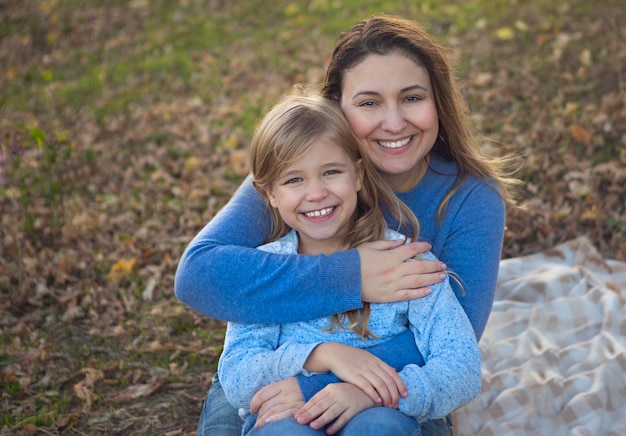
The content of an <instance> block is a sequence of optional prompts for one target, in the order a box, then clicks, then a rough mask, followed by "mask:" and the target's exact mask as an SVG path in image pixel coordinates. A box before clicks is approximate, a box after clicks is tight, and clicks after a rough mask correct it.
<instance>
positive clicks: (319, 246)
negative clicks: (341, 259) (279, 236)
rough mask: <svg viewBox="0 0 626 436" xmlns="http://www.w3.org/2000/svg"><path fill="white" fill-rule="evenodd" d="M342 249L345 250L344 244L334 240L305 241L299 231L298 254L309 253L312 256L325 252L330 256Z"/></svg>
mask: <svg viewBox="0 0 626 436" xmlns="http://www.w3.org/2000/svg"><path fill="white" fill-rule="evenodd" d="M342 250H345V247H344V246H343V244H337V243H334V242H332V241H306V243H305V242H303V241H302V238H301V237H300V234H299V233H298V254H308V255H310V256H317V255H319V254H325V255H327V256H328V255H331V254H333V253H336V252H338V251H342Z"/></svg>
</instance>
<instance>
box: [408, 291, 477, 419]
mask: <svg viewBox="0 0 626 436" xmlns="http://www.w3.org/2000/svg"><path fill="white" fill-rule="evenodd" d="M437 288H438V289H435V291H434V292H433V294H432V295H430V296H429V297H427V298H425V299H422V300H418V301H412V302H410V303H409V322H410V324H411V330H412V331H413V334H414V336H415V342H416V343H417V346H418V348H419V349H420V350H421V351H422V354H423V355H424V358H425V360H426V363H425V364H424V366H422V367H420V366H419V365H415V364H410V365H407V366H406V367H405V368H404V369H403V370H402V371H400V377H401V378H402V379H403V380H404V382H405V384H406V386H407V388H408V391H409V395H408V396H407V397H406V398H401V399H400V406H399V409H400V411H401V412H403V413H404V414H406V415H410V416H415V417H417V418H419V419H420V420H421V419H435V418H440V417H443V416H446V415H448V414H449V413H450V412H452V411H453V410H454V409H456V408H457V407H459V406H461V405H463V404H465V403H466V402H468V401H470V400H471V399H472V398H474V397H475V396H476V395H478V394H479V393H480V389H481V385H482V379H481V361H482V358H481V354H480V350H479V348H478V343H477V341H476V336H475V335H474V331H473V329H472V326H471V324H470V322H469V320H468V318H467V316H466V315H465V312H464V311H463V309H462V307H461V306H460V304H459V303H458V301H457V299H456V297H455V296H454V293H453V292H452V289H451V288H450V285H449V284H448V283H447V282H446V283H445V284H443V285H442V286H437Z"/></svg>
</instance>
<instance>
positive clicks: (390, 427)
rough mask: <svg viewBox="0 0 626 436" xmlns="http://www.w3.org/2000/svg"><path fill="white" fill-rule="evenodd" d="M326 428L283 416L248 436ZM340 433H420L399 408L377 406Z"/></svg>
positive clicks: (310, 435) (302, 434)
mask: <svg viewBox="0 0 626 436" xmlns="http://www.w3.org/2000/svg"><path fill="white" fill-rule="evenodd" d="M325 434H326V433H325V432H324V430H313V429H312V428H311V427H309V426H308V425H302V424H298V423H297V422H296V421H295V420H294V419H293V418H289V419H282V420H280V421H276V422H273V423H271V424H267V425H265V426H264V427H263V428H261V429H258V430H257V429H254V428H253V429H252V430H250V432H249V433H247V434H246V436H275V435H290V436H316V435H319V436H322V435H325ZM336 434H337V435H338V436H419V435H421V432H420V425H419V423H418V422H417V421H416V420H415V419H413V418H411V417H408V416H406V415H404V414H403V413H402V412H400V411H398V410H392V409H388V408H385V407H374V408H372V409H368V410H364V411H363V412H361V413H359V414H358V415H356V416H355V417H354V418H352V419H351V420H350V422H348V423H347V424H346V425H345V427H344V428H342V429H341V430H340V431H339V432H338V433H336Z"/></svg>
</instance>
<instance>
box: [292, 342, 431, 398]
mask: <svg viewBox="0 0 626 436" xmlns="http://www.w3.org/2000/svg"><path fill="white" fill-rule="evenodd" d="M367 351H369V352H370V353H372V354H373V355H374V356H376V357H378V358H379V359H381V360H382V361H383V362H385V363H386V364H387V365H390V366H392V367H394V368H395V369H396V371H398V372H400V371H401V370H402V369H403V368H404V367H405V366H406V365H409V364H411V363H413V364H416V365H419V366H422V365H424V358H423V357H422V355H421V353H420V352H419V350H418V349H417V345H416V344H415V339H414V337H413V333H412V332H411V331H409V330H407V331H406V332H405V333H402V334H400V335H398V336H395V337H393V338H392V339H390V340H388V341H387V342H383V343H382V344H377V345H374V346H373V347H369V348H367ZM296 379H297V381H298V384H299V385H300V390H301V391H302V396H303V397H304V401H309V400H310V399H311V398H312V397H313V395H315V394H316V393H318V392H319V391H320V390H322V389H323V388H324V387H325V386H326V385H328V384H331V383H338V382H340V381H341V380H339V378H338V377H336V376H335V375H334V374H333V373H332V372H326V373H321V374H320V373H315V374H310V375H304V374H299V375H297V376H296Z"/></svg>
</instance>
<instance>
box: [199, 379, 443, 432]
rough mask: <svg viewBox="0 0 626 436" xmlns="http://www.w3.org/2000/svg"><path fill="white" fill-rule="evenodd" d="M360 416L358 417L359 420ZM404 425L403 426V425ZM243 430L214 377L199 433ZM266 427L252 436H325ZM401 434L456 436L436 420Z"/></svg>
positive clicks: (290, 423)
mask: <svg viewBox="0 0 626 436" xmlns="http://www.w3.org/2000/svg"><path fill="white" fill-rule="evenodd" d="M379 409H380V412H378V413H380V414H385V413H386V412H384V411H385V410H388V411H389V412H393V413H392V415H393V416H389V415H387V416H386V417H385V418H384V419H385V420H386V421H389V420H390V419H393V420H395V419H398V420H399V421H402V422H406V420H407V419H408V420H409V423H410V422H412V419H411V418H409V417H407V416H405V415H403V414H401V413H400V412H398V411H395V410H390V409H384V408H375V409H369V410H379ZM366 412H367V411H366ZM370 413H372V414H373V412H370ZM359 415H360V414H359ZM359 415H357V417H358V416H359ZM357 417H355V418H353V420H352V421H350V423H348V425H346V428H344V431H346V429H350V428H353V426H356V425H358V422H355V423H353V421H354V419H356V418H357ZM377 419H381V418H377ZM369 420H370V419H367V418H364V421H365V422H368V421H369ZM279 423H281V424H280V426H279V425H278V424H279ZM368 425H369V423H368ZM400 425H402V423H400ZM411 425H412V424H411ZM282 426H285V428H287V430H285V431H284V432H283V431H282ZM242 427H243V420H242V419H241V418H240V417H239V415H238V414H237V409H235V408H234V407H232V406H231V405H230V404H228V400H226V395H224V390H223V389H222V386H221V384H220V382H219V379H218V378H217V375H216V376H214V377H213V383H212V385H211V388H210V389H209V393H208V395H207V397H206V400H205V402H204V406H203V407H202V413H201V415H200V421H199V422H198V429H197V432H196V434H197V435H198V436H240V435H241V430H242ZM279 427H280V428H279ZM264 428H267V430H265V431H264V432H260V431H256V432H255V431H253V432H251V433H249V435H254V436H263V435H270V434H297V435H299V434H302V435H306V434H312V435H315V434H324V433H323V432H318V431H315V430H312V429H311V428H310V427H308V426H303V425H300V424H298V423H296V422H295V421H294V420H287V419H285V420H282V421H277V422H275V423H272V424H271V425H268V426H265V427H264ZM271 429H274V430H271ZM307 429H308V430H311V432H312V433H311V432H308V433H307V431H308V430H307ZM270 430H271V432H270ZM273 431H276V432H277V433H272V432H273ZM292 431H299V432H301V433H292ZM340 434H341V435H346V436H347V435H348V433H343V432H342V433H340ZM375 434H376V435H379V434H384V433H375ZM388 434H396V433H388ZM399 434H408V435H419V434H421V435H422V436H452V424H451V422H450V419H449V418H442V419H435V420H432V421H426V422H424V423H423V424H422V425H421V433H420V431H419V429H415V430H413V433H399ZM358 436H366V435H365V434H363V435H360V434H359V435H358Z"/></svg>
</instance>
